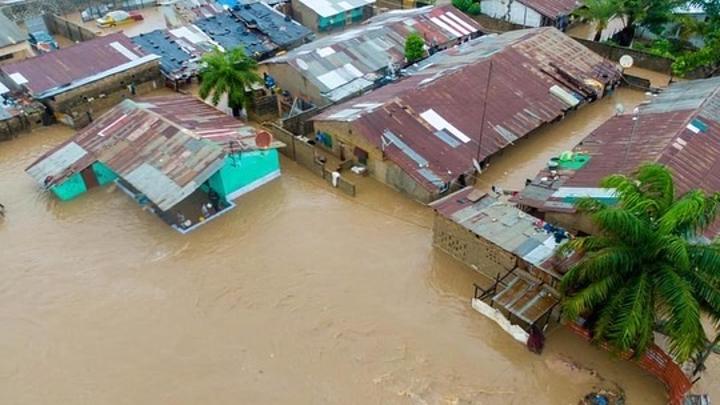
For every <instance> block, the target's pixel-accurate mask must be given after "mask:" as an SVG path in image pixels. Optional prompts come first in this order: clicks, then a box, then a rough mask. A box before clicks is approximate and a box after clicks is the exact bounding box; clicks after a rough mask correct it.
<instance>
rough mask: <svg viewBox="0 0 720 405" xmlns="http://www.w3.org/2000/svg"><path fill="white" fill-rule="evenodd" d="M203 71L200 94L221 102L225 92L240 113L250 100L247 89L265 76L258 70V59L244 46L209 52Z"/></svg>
mask: <svg viewBox="0 0 720 405" xmlns="http://www.w3.org/2000/svg"><path fill="white" fill-rule="evenodd" d="M202 61H203V63H204V68H203V70H202V72H201V74H200V76H201V80H202V82H201V84H200V91H199V93H200V97H201V98H202V99H203V100H205V99H207V98H208V97H210V102H211V103H212V104H213V105H217V104H218V103H219V102H220V98H221V97H222V95H223V94H226V93H227V95H228V106H229V107H230V108H232V109H233V113H236V112H237V111H238V110H239V109H241V108H242V107H243V106H245V104H246V103H247V101H248V97H247V89H248V88H250V86H251V85H252V84H254V83H260V82H261V81H262V79H261V78H260V75H258V73H257V62H256V61H255V60H254V59H252V58H251V57H249V56H247V55H246V54H245V51H244V50H243V49H242V48H235V49H233V50H230V51H229V52H225V53H223V52H222V51H220V50H219V49H215V50H214V51H212V52H209V53H207V54H205V55H204V56H203V58H202Z"/></svg>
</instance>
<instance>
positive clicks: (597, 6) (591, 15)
mask: <svg viewBox="0 0 720 405" xmlns="http://www.w3.org/2000/svg"><path fill="white" fill-rule="evenodd" d="M619 8H620V5H619V4H618V2H617V0H585V1H584V2H583V6H582V7H581V8H579V9H578V10H576V11H575V15H576V16H578V17H580V18H582V19H584V20H586V21H592V22H594V23H595V38H593V41H595V42H597V41H600V38H602V32H603V30H605V28H607V26H608V23H609V22H610V20H612V19H613V18H615V16H616V15H617V13H618V10H619Z"/></svg>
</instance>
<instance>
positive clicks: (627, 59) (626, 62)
mask: <svg viewBox="0 0 720 405" xmlns="http://www.w3.org/2000/svg"><path fill="white" fill-rule="evenodd" d="M633 63H635V61H634V60H633V58H632V56H630V55H623V56H621V57H620V66H622V67H624V68H625V69H627V68H631V67H632V65H633Z"/></svg>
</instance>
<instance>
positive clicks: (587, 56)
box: [314, 28, 620, 191]
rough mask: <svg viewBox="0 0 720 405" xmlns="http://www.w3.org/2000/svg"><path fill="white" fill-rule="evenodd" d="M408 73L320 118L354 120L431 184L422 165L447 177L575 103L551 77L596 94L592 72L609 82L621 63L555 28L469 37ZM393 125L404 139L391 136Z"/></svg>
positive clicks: (467, 168) (568, 87) (578, 90)
mask: <svg viewBox="0 0 720 405" xmlns="http://www.w3.org/2000/svg"><path fill="white" fill-rule="evenodd" d="M491 65H492V72H490V69H491ZM409 73H410V75H411V76H410V77H408V78H405V79H402V80H400V81H398V82H395V83H391V84H389V85H386V86H384V87H382V88H380V89H377V90H375V91H373V92H371V93H368V94H366V95H363V96H361V97H359V98H356V99H353V100H351V101H348V102H346V103H342V104H340V105H337V106H334V107H332V108H330V109H328V110H326V111H324V112H323V113H321V114H320V115H318V116H317V117H315V118H314V120H315V121H346V122H351V123H352V125H353V128H354V129H353V131H354V133H356V134H359V135H360V136H363V137H365V138H367V139H368V140H369V141H370V142H371V143H373V144H375V145H377V147H378V149H381V150H383V151H384V152H385V155H386V156H387V157H388V158H389V159H391V160H392V161H393V162H394V163H396V164H397V165H398V166H400V167H401V168H403V170H405V172H406V173H407V174H408V175H409V176H410V177H412V178H413V179H415V180H416V181H417V182H418V183H419V184H422V185H423V186H424V187H425V188H427V189H428V190H430V191H437V190H438V189H442V185H440V186H438V184H437V183H436V182H434V181H430V180H429V179H428V178H427V176H425V175H423V173H422V172H427V171H428V170H430V171H432V172H433V173H434V174H435V176H437V177H439V178H441V179H442V181H443V182H445V183H447V182H449V181H451V180H454V179H456V178H457V177H458V176H459V175H460V174H462V173H467V172H470V171H472V170H473V159H477V160H478V161H482V160H483V159H485V158H487V157H489V156H491V155H493V154H495V153H497V152H498V151H500V150H501V149H503V148H504V147H506V146H508V145H509V144H511V143H512V142H514V141H516V140H517V139H519V138H522V137H524V136H525V135H527V134H528V133H530V132H532V131H533V130H535V129H537V128H538V127H540V126H542V125H543V124H545V123H548V122H551V121H553V120H555V119H557V118H559V117H562V116H563V114H565V112H566V111H567V110H568V109H569V106H568V105H567V104H565V103H564V102H563V101H562V100H561V99H560V98H558V97H556V96H554V95H553V94H551V91H550V89H551V88H553V87H554V86H557V87H561V88H563V89H564V90H565V91H568V92H571V93H573V94H574V95H575V96H576V97H582V98H584V97H585V96H590V95H594V94H593V93H591V90H590V89H589V88H588V87H587V86H585V85H584V83H585V82H587V81H598V82H601V83H604V84H607V83H610V82H612V81H615V80H617V79H618V78H619V77H620V70H619V68H618V67H617V65H615V64H614V63H612V62H609V61H607V60H605V59H603V58H601V57H600V56H598V55H596V54H595V53H593V52H591V51H590V50H589V49H587V48H585V47H584V46H582V45H581V44H579V43H578V42H576V41H574V40H572V39H571V38H570V37H568V36H566V35H564V34H562V33H561V32H560V31H558V30H556V29H554V28H537V29H531V30H521V31H513V32H509V33H506V34H502V35H498V36H485V37H481V38H478V39H475V40H471V41H469V42H466V43H464V44H463V45H461V46H459V47H456V48H451V49H448V50H446V51H443V52H438V53H436V54H434V55H433V56H431V57H430V58H428V59H426V60H424V61H423V62H421V63H420V64H418V65H417V67H414V68H411V69H409ZM489 75H491V77H490V84H489V86H488V84H487V83H488V77H489ZM486 88H488V90H487V94H486V91H485V90H486ZM486 100H487V101H488V102H487V104H486V107H484V104H485V103H486ZM484 108H486V111H485V126H484V128H482V129H481V125H480V124H479V122H478V120H479V119H480V117H481V115H482V114H483V109H484ZM386 131H390V132H391V133H393V134H394V135H395V136H396V137H397V138H399V139H400V140H402V145H401V144H399V143H397V142H393V140H392V139H389V138H388V137H387V136H384V133H386ZM408 151H409V152H410V153H408ZM414 155H417V156H420V157H422V159H423V161H424V162H427V164H420V163H418V159H417V158H413V156H414Z"/></svg>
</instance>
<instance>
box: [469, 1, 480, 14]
mask: <svg viewBox="0 0 720 405" xmlns="http://www.w3.org/2000/svg"><path fill="white" fill-rule="evenodd" d="M467 13H468V14H470V15H480V13H482V8H481V6H480V3H479V2H475V3H472V4H471V5H470V7H468V9H467Z"/></svg>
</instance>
